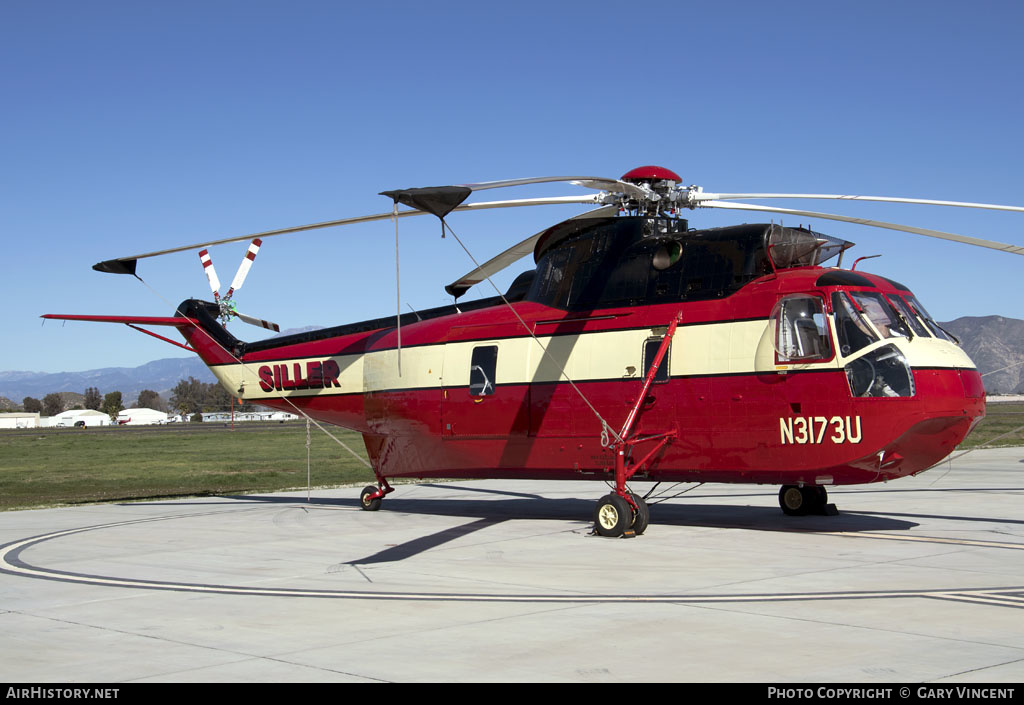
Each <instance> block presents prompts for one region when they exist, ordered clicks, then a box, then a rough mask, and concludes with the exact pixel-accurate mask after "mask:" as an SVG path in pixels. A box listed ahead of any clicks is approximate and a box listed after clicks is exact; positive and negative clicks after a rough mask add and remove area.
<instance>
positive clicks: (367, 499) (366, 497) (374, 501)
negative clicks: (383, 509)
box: [359, 485, 384, 512]
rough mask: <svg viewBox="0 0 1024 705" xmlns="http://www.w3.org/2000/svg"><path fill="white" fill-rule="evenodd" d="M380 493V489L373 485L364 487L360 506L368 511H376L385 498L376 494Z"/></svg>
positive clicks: (360, 496)
mask: <svg viewBox="0 0 1024 705" xmlns="http://www.w3.org/2000/svg"><path fill="white" fill-rule="evenodd" d="M379 493H380V490H379V489H378V488H376V487H374V486H373V485H367V486H366V487H364V488H363V491H362V492H360V493H359V508H360V509H362V510H363V511H366V512H375V511H377V510H378V509H380V505H381V502H383V501H384V498H383V497H375V496H374V495H376V494H379Z"/></svg>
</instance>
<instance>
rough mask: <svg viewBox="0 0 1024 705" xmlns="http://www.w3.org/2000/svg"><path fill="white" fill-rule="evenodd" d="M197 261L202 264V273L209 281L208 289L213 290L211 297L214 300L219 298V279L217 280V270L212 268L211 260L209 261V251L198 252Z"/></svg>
mask: <svg viewBox="0 0 1024 705" xmlns="http://www.w3.org/2000/svg"><path fill="white" fill-rule="evenodd" d="M199 261H200V262H202V263H203V271H204V272H206V278H207V279H208V280H209V281H210V289H212V290H213V295H214V297H216V298H218V299H219V298H220V293H219V292H220V279H218V278H217V270H215V269H214V268H213V260H212V259H210V252H209V250H200V251H199Z"/></svg>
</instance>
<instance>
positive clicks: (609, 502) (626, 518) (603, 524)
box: [594, 492, 633, 536]
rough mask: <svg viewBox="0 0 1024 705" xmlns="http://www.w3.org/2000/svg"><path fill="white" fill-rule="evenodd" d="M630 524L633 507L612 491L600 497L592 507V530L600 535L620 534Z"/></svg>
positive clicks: (624, 531)
mask: <svg viewBox="0 0 1024 705" xmlns="http://www.w3.org/2000/svg"><path fill="white" fill-rule="evenodd" d="M632 524H633V508H632V507H631V506H629V502H627V501H626V500H625V499H624V498H623V497H620V496H619V495H617V494H615V493H614V492H612V493H611V494H609V495H606V496H604V497H602V498H601V499H600V501H598V503H597V507H595V508H594V530H595V531H597V533H599V534H600V535H601V536H622V535H623V534H624V533H626V529H628V528H629V527H630V526H631V525H632Z"/></svg>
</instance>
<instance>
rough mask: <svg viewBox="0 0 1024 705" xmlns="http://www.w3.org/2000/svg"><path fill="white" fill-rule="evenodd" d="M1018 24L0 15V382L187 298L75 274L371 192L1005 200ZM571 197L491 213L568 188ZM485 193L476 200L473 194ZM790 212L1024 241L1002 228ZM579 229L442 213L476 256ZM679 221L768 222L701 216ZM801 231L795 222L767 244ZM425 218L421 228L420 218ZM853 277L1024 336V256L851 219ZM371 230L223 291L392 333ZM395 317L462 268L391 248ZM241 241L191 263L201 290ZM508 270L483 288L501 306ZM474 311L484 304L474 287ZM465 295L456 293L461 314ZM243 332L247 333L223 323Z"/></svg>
mask: <svg viewBox="0 0 1024 705" xmlns="http://www.w3.org/2000/svg"><path fill="white" fill-rule="evenodd" d="M1022 8H1024V5H1022V4H1021V3H1018V2H979V3H974V4H972V5H971V6H970V8H969V10H968V9H967V6H965V5H963V4H962V3H955V4H954V3H944V2H934V1H932V2H898V3H893V2H857V3H844V2H806V3H804V2H778V3H764V2H714V3H706V2H704V3H690V2H681V1H678V0H677V1H675V2H650V3H643V4H640V5H636V4H633V5H630V4H627V3H602V2H594V1H593V0H592V1H591V2H578V3H577V2H559V1H556V2H546V3H534V2H520V3H514V4H509V3H503V4H500V5H499V4H492V3H486V2H480V1H479V0H477V1H476V2H465V3H462V2H447V3H414V2H408V3H407V2H392V3H387V4H385V3H354V2H353V3H348V2H302V1H295V0H290V1H289V2H259V1H256V2H253V1H248V2H233V1H229V0H221V1H210V0H207V1H205V2H189V1H178V2H174V3H170V2H166V3H155V2H151V3H139V2H111V1H107V2H103V1H96V2H89V3H82V2H59V1H58V2H47V1H45V0H41V1H39V2H31V3H16V2H6V3H0V61H2V65H3V71H0V95H2V96H3V110H2V111H0V126H2V130H0V148H2V152H0V155H2V158H0V237H2V239H3V244H4V264H5V267H4V272H5V278H6V284H7V286H6V287H5V293H6V298H7V305H6V306H5V307H4V310H3V313H2V314H0V316H2V318H3V330H4V345H3V346H2V348H0V370H35V371H45V372H58V371H64V370H83V369H90V368H96V367H110V366H135V365H139V364H142V363H144V362H146V361H148V360H151V359H155V358H159V357H170V356H180V354H182V351H180V350H178V349H177V348H173V347H171V346H168V345H166V344H164V343H160V342H159V341H156V340H152V339H150V338H148V337H147V336H143V335H140V334H138V333H134V332H132V331H130V330H128V329H126V328H124V327H123V326H115V325H99V324H84V323H67V324H65V325H62V324H60V323H53V322H47V323H46V325H45V326H42V325H41V323H40V319H39V316H40V315H41V314H43V313H110V314H140V315H170V314H171V313H172V311H173V308H174V307H175V306H176V305H177V303H178V302H180V301H181V300H182V299H185V298H188V297H192V296H196V297H202V298H209V297H210V292H209V289H208V287H207V284H206V280H205V278H204V277H203V273H202V268H201V266H200V263H199V258H198V257H197V256H196V254H195V253H192V252H188V253H182V254H178V255H171V256H168V257H165V258H160V259H154V260H143V261H141V262H140V267H139V274H140V275H141V276H142V277H143V279H145V280H146V283H147V284H148V287H147V286H143V285H142V284H140V283H139V282H138V281H136V280H135V279H133V278H131V277H125V276H114V275H109V274H100V273H97V272H94V271H92V269H91V266H92V264H94V263H95V262H97V261H100V260H104V259H110V258H113V257H119V256H125V255H131V254H137V253H141V252H148V251H152V250H158V249H162V248H166V247H171V246H175V245H184V244H189V243H192V242H198V241H201V240H205V239H216V238H221V237H228V236H232V235H244V234H246V233H252V232H258V231H262V230H268V229H272V228H278V227H286V226H290V225H298V224H303V223H313V222H318V221H323V220H331V219H336V218H342V217H347V216H354V215H359V214H364V213H376V212H381V211H385V210H388V209H389V208H390V201H388V200H387V199H385V198H383V197H381V196H379V195H377V194H378V192H380V191H382V190H385V189H393V188H402V187H412V186H431V185H439V184H449V183H466V182H473V181H485V180H494V179H505V178H517V177H525V176H540V175H594V176H611V177H618V176H621V175H622V174H623V173H625V172H626V171H628V170H629V169H631V168H633V167H635V166H639V165H644V164H660V165H663V166H666V167H668V168H671V169H673V170H674V171H676V172H678V173H679V174H681V176H682V178H683V180H684V181H685V182H686V183H695V184H700V185H702V186H703V187H704V188H705V189H706V190H708V191H733V192H735V191H762V192H804V193H807V192H811V193H847V194H868V195H888V196H904V197H920V198H933V199H945V200H962V201H983V202H990V203H1007V204H1012V205H1024V194H1022V193H1021V188H1020V186H1021V184H1022V183H1024V178H1022V175H1021V170H1022V169H1024V158H1022V157H1024V137H1022V134H1021V130H1022V124H1024V119H1022V118H1024V114H1022V105H1021V91H1020V85H1021V84H1020V78H1019V72H1020V69H1021V66H1022V65H1024V61H1022V50H1021V45H1020V42H1019V38H1018V36H1017V35H1018V32H1019V28H1020V26H1021V25H1022V21H1024V9H1022ZM576 193H582V191H580V190H578V189H576V188H574V187H570V186H563V187H553V186H547V187H544V188H539V187H538V188H533V189H525V188H524V189H515V190H508V191H505V192H504V193H502V194H499V196H497V197H509V198H515V197H526V196H529V195H534V194H536V195H559V194H576ZM493 194H495V192H489V193H487V194H484V195H485V196H486V197H487V200H490V199H491V198H494V197H495V196H494V195H493ZM766 204H767V205H774V206H784V205H790V206H792V207H803V208H805V209H808V210H819V211H828V210H829V208H832V209H833V211H834V212H839V213H843V214H846V215H855V216H863V217H868V218H875V219H880V220H889V221H894V222H900V223H907V224H912V225H918V226H922V227H930V228H936V229H940V230H949V231H953V232H958V233H963V234H967V235H974V236H978V237H982V238H987V239H993V240H1001V241H1004V242H1010V243H1014V244H1018V245H1024V232H1022V231H1024V227H1022V226H1024V214H1009V213H995V212H982V211H975V210H970V211H964V212H960V211H957V210H952V209H945V208H936V207H925V206H893V205H883V204H849V203H843V204H839V205H830V204H827V203H825V202H797V201H792V202H789V201H787V202H781V201H773V202H768V203H766ZM580 210H581V209H580V208H577V207H561V208H552V207H546V208H538V209H529V210H526V209H515V210H506V211H490V212H486V213H476V214H456V215H454V216H453V217H452V218H451V220H450V222H451V225H452V227H453V228H454V229H455V230H456V232H458V233H459V234H460V236H461V237H463V238H464V240H465V241H466V242H467V244H468V245H469V247H470V248H471V249H472V251H473V252H474V254H475V255H476V256H477V257H478V258H481V259H485V258H488V257H490V256H491V255H493V254H496V253H497V252H499V251H501V250H503V249H505V248H506V247H508V246H509V245H510V244H512V243H513V242H516V241H518V240H520V239H522V238H524V237H526V236H528V235H530V234H532V233H534V232H536V231H538V230H540V229H542V228H543V227H545V226H546V225H549V224H551V223H553V222H556V221H557V220H561V219H563V218H566V217H569V216H571V215H574V214H575V213H577V212H579V211H580ZM690 220H691V224H692V225H694V226H698V227H703V226H713V225H722V224H727V223H730V222H743V221H755V220H758V221H759V220H762V219H761V218H757V217H753V216H748V215H744V214H736V215H729V214H727V213H724V214H723V213H716V212H709V211H696V212H693V213H691V215H690ZM805 220H806V219H800V218H798V217H792V218H790V219H784V222H787V223H790V222H793V223H799V222H803V221H805ZM417 221H419V222H417ZM812 224H813V226H814V227H815V228H816V229H818V230H821V231H823V232H827V233H830V234H834V235H837V236H839V237H843V238H846V239H848V240H852V241H854V242H856V243H858V246H857V247H856V248H855V249H854V250H853V251H852V252H851V253H849V254H848V255H847V257H848V258H850V259H848V260H847V262H851V261H852V258H851V255H855V256H863V255H873V254H881V255H883V256H882V257H881V258H879V259H874V260H871V261H870V262H867V263H864V264H862V265H861V266H860V268H862V269H867V270H868V271H873V272H876V273H879V274H883V275H886V276H889V277H892V278H895V279H897V280H899V281H902V282H904V283H906V284H908V285H910V286H911V288H913V289H914V290H915V292H916V293H917V294H918V296H919V298H920V299H921V300H922V302H923V303H924V304H925V306H927V307H928V308H929V309H931V312H932V313H933V314H934V315H935V316H936V317H937V318H939V319H952V318H956V317H958V316H963V315H989V314H1000V315H1005V316H1011V317H1016V318H1024V310H1022V309H1021V295H1020V286H1019V282H1020V279H1021V274H1022V272H1024V258H1021V257H1019V256H1015V255H1006V254H1001V253H996V252H990V251H987V250H982V249H977V248H971V247H968V246H966V245H958V244H953V243H946V242H940V241H935V240H930V239H927V238H922V237H918V236H913V235H906V234H902V233H895V232H890V231H883V230H874V229H870V228H864V227H860V226H855V225H847V224H841V223H829V222H827V221H822V222H813V223H812ZM393 237H394V233H393V228H392V225H391V224H390V223H389V222H384V223H379V224H370V225H361V226H357V227H352V228H345V229H335V230H325V231H319V232H316V233H312V234H307V235H301V236H288V237H281V238H270V239H268V240H266V241H265V242H264V247H263V250H262V251H261V252H260V255H259V258H258V259H257V261H256V263H255V266H254V268H253V270H252V272H251V274H250V276H249V278H248V280H247V281H246V283H245V287H244V288H243V289H242V291H241V292H239V294H238V296H237V297H236V298H237V300H238V302H239V309H240V310H242V311H244V312H247V313H250V314H252V315H255V316H260V317H263V318H268V319H271V320H275V321H277V322H278V323H280V324H281V325H282V326H283V327H285V328H289V327H299V326H306V325H335V324H339V323H343V322H350V321H354V320H361V319H364V318H369V317H374V316H378V315H387V314H389V313H391V312H393V311H394V307H395V300H394V260H393V256H394V255H393ZM401 239H402V282H401V285H402V306H403V309H405V310H408V309H407V307H406V304H408V305H411V306H412V307H415V308H428V307H431V306H437V305H443V304H445V303H449V302H450V298H449V297H448V296H447V295H446V294H445V293H444V291H443V285H444V284H447V283H449V282H450V281H452V280H453V279H455V278H457V277H458V276H459V275H461V274H463V273H464V272H466V271H468V270H469V269H471V268H472V264H471V263H470V262H469V261H468V260H467V258H466V256H465V254H464V253H463V252H462V251H461V249H459V248H458V245H457V244H456V243H455V242H453V241H452V239H451V238H448V239H445V240H442V239H441V238H440V236H439V227H438V225H437V222H436V220H433V219H427V218H421V219H407V220H405V221H403V222H402V224H401ZM244 251H245V244H244V243H235V244H232V245H224V246H221V247H218V248H214V249H213V251H212V254H213V259H214V263H215V265H216V266H217V270H218V273H219V275H220V278H221V280H222V281H223V282H224V284H225V287H226V285H227V283H228V282H229V281H230V279H231V277H232V276H233V274H234V271H235V269H236V267H237V266H238V263H239V262H240V260H241V257H242V254H243V253H244ZM518 271H520V268H516V269H515V271H514V272H512V273H510V274H509V275H508V277H506V278H505V279H503V280H502V283H503V284H504V283H507V282H508V281H509V280H510V279H511V276H512V274H514V273H517V272H518ZM480 289H481V291H482V293H484V294H487V293H489V292H487V291H485V290H484V288H483V286H481V287H480ZM474 295H475V294H474V293H470V294H468V296H469V297H472V296H474ZM232 329H233V330H234V332H235V333H236V334H237V335H239V336H240V337H242V338H250V337H253V336H256V337H258V336H259V331H258V330H257V329H255V328H250V327H249V326H245V325H244V324H240V323H235V324H233V328H232Z"/></svg>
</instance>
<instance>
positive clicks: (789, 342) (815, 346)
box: [771, 294, 832, 362]
mask: <svg viewBox="0 0 1024 705" xmlns="http://www.w3.org/2000/svg"><path fill="white" fill-rule="evenodd" d="M771 322H772V327H773V329H774V331H773V332H774V341H775V351H776V352H777V353H778V356H779V362H799V361H805V360H815V359H818V360H821V359H828V358H830V357H832V345H831V342H830V340H829V335H828V325H827V324H826V323H825V302H824V300H823V299H822V298H821V297H820V296H810V295H806V294H796V295H793V296H787V297H785V298H783V299H782V300H781V301H779V302H778V303H777V304H775V309H774V310H773V311H772V317H771Z"/></svg>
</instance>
